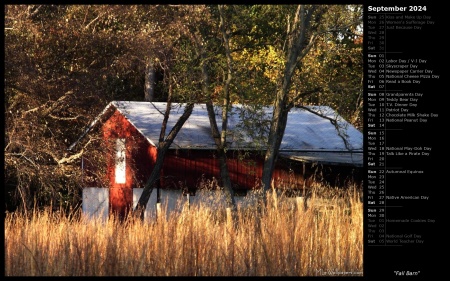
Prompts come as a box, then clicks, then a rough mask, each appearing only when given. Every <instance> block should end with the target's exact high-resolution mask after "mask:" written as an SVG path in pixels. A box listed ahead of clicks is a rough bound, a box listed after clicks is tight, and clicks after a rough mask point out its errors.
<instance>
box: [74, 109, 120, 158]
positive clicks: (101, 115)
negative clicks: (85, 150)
mask: <svg viewBox="0 0 450 281" xmlns="http://www.w3.org/2000/svg"><path fill="white" fill-rule="evenodd" d="M112 106H114V107H116V106H115V105H114V102H113V101H111V102H110V103H108V104H107V105H106V107H105V108H104V109H103V111H102V112H101V113H100V114H99V115H97V117H95V119H94V121H92V122H91V124H89V126H88V127H87V128H86V129H85V130H84V132H83V134H81V136H80V137H79V138H78V139H77V140H76V141H75V142H73V143H72V144H71V145H70V146H69V148H68V149H67V150H69V151H71V150H72V149H73V148H74V147H75V146H76V145H77V144H78V143H79V142H80V141H81V139H82V138H84V136H86V135H87V134H88V133H89V132H90V131H91V130H92V128H94V127H95V126H96V125H97V124H98V123H100V122H101V119H102V117H103V116H104V115H105V114H106V112H108V110H109V109H110V108H111V107H112ZM116 108H117V107H116Z"/></svg>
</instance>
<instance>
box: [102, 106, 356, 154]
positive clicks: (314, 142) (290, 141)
mask: <svg viewBox="0 0 450 281" xmlns="http://www.w3.org/2000/svg"><path fill="white" fill-rule="evenodd" d="M111 105H112V106H114V107H116V108H117V109H118V110H119V111H120V112H121V113H122V114H123V115H124V116H125V117H126V118H127V119H128V120H129V121H130V122H131V123H132V124H133V125H134V126H135V127H136V128H137V130H139V131H140V132H141V133H142V134H143V135H144V136H145V137H146V138H147V139H148V141H149V142H150V143H152V144H156V143H157V142H158V139H159V133H160V128H161V124H162V120H163V113H164V111H165V108H166V103H165V102H130V101H113V102H111V103H110V105H108V107H109V106H111ZM108 107H107V108H108ZM308 108H309V109H310V110H313V111H315V112H318V113H320V114H323V115H325V116H328V117H330V118H333V119H335V118H337V119H336V120H337V122H338V124H339V125H340V128H342V129H341V130H340V132H339V134H340V135H342V136H345V139H346V141H347V146H348V147H346V144H345V142H344V140H343V138H342V137H341V136H340V135H339V134H338V130H336V128H335V126H334V125H333V124H332V123H331V122H330V120H327V119H325V118H322V117H320V116H318V115H316V114H313V113H311V112H309V111H308V110H305V109H301V108H292V109H291V111H290V112H289V115H288V121H287V125H286V130H285V134H284V137H283V140H282V143H281V147H280V151H289V152H294V151H317V150H320V151H349V150H361V151H362V149H363V135H362V133H361V132H359V131H358V130H357V129H356V128H354V127H353V126H352V125H351V124H350V123H348V122H347V121H345V120H344V119H342V118H341V117H340V116H338V115H337V113H336V112H335V111H334V110H333V109H331V108H330V107H328V106H309V107H308ZM247 109H248V108H247V107H244V106H242V105H233V109H232V111H231V113H230V117H229V122H228V128H229V135H228V137H227V140H228V141H230V144H229V149H236V148H242V149H255V148H257V147H258V145H257V144H258V141H257V137H252V136H251V135H252V134H254V132H256V130H252V128H251V127H250V128H247V129H245V126H244V127H243V124H244V123H243V122H242V120H244V121H248V120H249V118H248V117H246V116H247V115H248V114H249V112H250V111H247ZM215 111H216V119H217V124H218V126H219V128H220V126H221V122H222V118H221V108H220V107H215ZM103 112H106V111H103ZM183 112H184V105H183V104H172V109H171V112H170V117H169V120H168V124H167V131H166V134H168V133H169V132H170V129H172V127H173V126H174V125H175V123H176V121H177V120H178V118H179V117H180V116H181V115H182V114H183ZM260 114H261V117H260V118H258V121H262V120H264V119H265V118H267V119H270V117H271V115H272V107H264V108H262V111H261V112H260ZM264 116H265V117H264ZM247 123H249V124H247V125H248V126H251V122H247ZM171 148H194V149H215V148H216V147H215V144H214V140H213V138H212V137H211V129H210V125H209V118H208V112H207V110H206V105H205V104H196V105H195V106H194V109H193V112H192V114H191V116H190V117H189V119H188V120H187V121H186V123H185V124H184V126H183V128H182V129H181V130H180V132H179V133H178V135H177V137H176V139H175V140H174V142H173V144H172V146H171Z"/></svg>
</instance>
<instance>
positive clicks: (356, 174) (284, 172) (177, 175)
mask: <svg viewBox="0 0 450 281" xmlns="http://www.w3.org/2000/svg"><path fill="white" fill-rule="evenodd" d="M227 164H228V171H229V174H230V179H231V182H232V184H233V188H234V189H235V190H241V189H242V190H251V189H254V188H255V187H256V188H258V187H259V183H260V179H261V177H262V170H263V165H264V161H263V157H262V156H261V155H251V154H250V155H246V157H245V158H244V159H241V158H240V155H239V153H238V152H237V151H228V153H227ZM213 178H214V179H216V180H217V181H218V182H219V184H220V182H221V178H220V169H219V159H218V158H217V153H216V152H215V151H211V150H169V151H168V153H167V154H166V159H165V162H164V165H163V180H162V182H161V184H162V187H163V188H183V187H185V188H188V189H191V190H195V189H197V188H198V187H199V186H200V181H201V180H203V181H204V182H205V181H206V182H208V181H211V180H212V179H213ZM305 179H306V180H305ZM351 179H354V180H355V182H356V183H357V184H361V182H362V177H361V169H358V168H355V167H351V166H337V165H317V164H313V163H302V162H298V161H292V160H288V159H284V158H279V159H278V161H277V164H276V166H275V169H274V173H273V181H274V183H275V187H276V188H280V189H295V190H303V189H304V188H309V187H310V186H311V184H312V183H313V182H315V181H316V182H322V183H324V184H328V185H331V186H341V187H342V186H345V185H346V184H347V183H348V182H349V181H350V180H351Z"/></svg>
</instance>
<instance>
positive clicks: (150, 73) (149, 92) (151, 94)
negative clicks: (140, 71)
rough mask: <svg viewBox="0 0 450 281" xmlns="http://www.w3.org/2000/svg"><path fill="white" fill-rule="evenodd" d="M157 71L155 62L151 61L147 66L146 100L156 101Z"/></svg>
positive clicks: (148, 61)
mask: <svg viewBox="0 0 450 281" xmlns="http://www.w3.org/2000/svg"><path fill="white" fill-rule="evenodd" d="M155 79H156V71H155V66H154V64H153V62H152V61H151V60H150V59H149V60H147V63H146V64H145V84H144V100H145V101H150V102H151V101H154V99H155V84H156V81H155Z"/></svg>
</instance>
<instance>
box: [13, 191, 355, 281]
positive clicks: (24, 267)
mask: <svg viewBox="0 0 450 281" xmlns="http://www.w3.org/2000/svg"><path fill="white" fill-rule="evenodd" d="M340 193H341V194H339V196H328V197H326V198H325V197H324V196H322V197H319V196H317V195H315V194H313V196H312V197H311V199H310V200H309V201H308V203H309V206H308V208H307V209H306V210H304V209H302V208H301V207H299V206H296V205H295V204H293V203H292V202H293V201H292V199H289V200H288V199H286V198H283V197H276V196H271V197H270V198H269V200H268V206H269V207H267V208H264V209H263V210H260V213H259V215H257V214H258V211H257V209H256V208H250V209H246V210H241V209H238V211H237V213H236V216H235V221H234V223H230V221H229V220H227V219H226V215H225V211H223V212H220V213H218V212H214V211H211V210H210V209H208V208H206V207H203V206H199V207H197V208H191V209H186V210H183V211H182V212H181V214H177V215H169V216H167V217H166V216H162V217H160V219H158V221H157V222H153V223H145V222H141V221H139V220H134V219H132V218H130V219H129V220H127V221H126V222H125V223H120V222H118V221H117V220H115V219H114V218H110V219H109V220H108V221H106V222H101V221H96V220H86V219H83V218H78V219H75V218H73V217H72V218H67V216H61V215H58V214H56V213H52V212H50V211H35V212H34V213H33V214H32V216H31V217H29V218H27V217H26V216H25V215H24V214H20V213H9V214H7V215H6V218H5V275H6V276H324V275H326V276H330V275H336V276H342V275H358V276H361V275H362V269H363V207H362V203H361V202H360V201H359V196H360V194H359V193H358V192H356V191H355V190H354V189H350V190H347V191H345V192H342V191H340ZM335 194H337V193H335Z"/></svg>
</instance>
